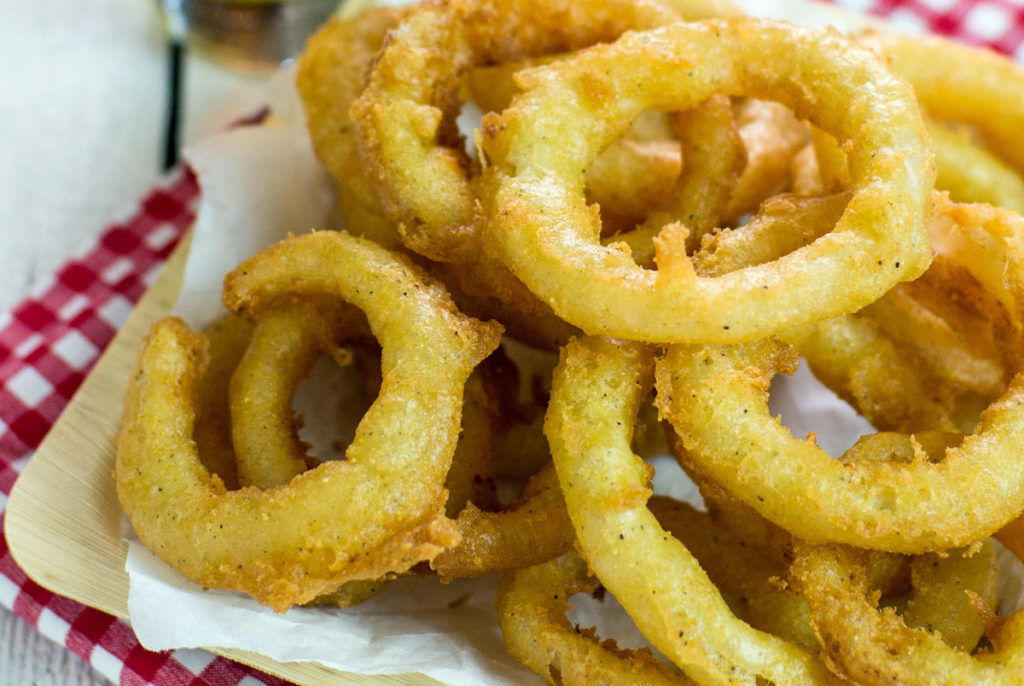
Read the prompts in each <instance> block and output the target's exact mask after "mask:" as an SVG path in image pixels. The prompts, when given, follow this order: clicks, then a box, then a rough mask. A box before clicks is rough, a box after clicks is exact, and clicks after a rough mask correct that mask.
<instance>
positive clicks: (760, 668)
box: [544, 336, 831, 684]
mask: <svg viewBox="0 0 1024 686" xmlns="http://www.w3.org/2000/svg"><path fill="white" fill-rule="evenodd" d="M651 362H652V360H651V351H650V350H649V349H647V348H645V347H643V346H640V345H638V344H634V343H629V342H624V341H623V342H616V341H614V340H611V339H605V338H601V337H595V336H590V337H586V338H582V339H576V340H574V341H572V342H570V343H569V345H568V346H566V348H565V350H564V351H563V353H562V358H561V360H560V362H559V366H558V368H557V369H556V371H555V379H554V384H553V388H552V394H551V403H550V405H549V408H548V414H547V419H546V421H545V427H544V430H545V434H546V435H547V437H548V441H549V442H550V444H551V453H552V457H553V458H554V462H555V468H556V470H557V471H558V479H559V483H560V484H561V485H562V490H563V492H564V494H565V500H566V507H567V509H568V511H569V517H570V519H571V520H572V523H573V527H574V528H575V530H576V536H577V541H578V546H579V550H580V553H581V554H582V556H583V558H584V559H585V560H586V561H587V564H588V565H589V567H590V568H591V569H592V570H593V571H594V573H595V574H596V576H597V577H598V579H600V581H601V583H602V584H604V586H605V587H606V588H607V589H608V590H609V591H610V592H611V593H612V594H613V595H614V596H615V597H616V598H617V599H618V600H619V602H620V603H622V605H623V606H624V607H625V608H626V611H627V612H628V613H629V615H630V617H632V619H633V621H634V622H635V623H636V625H637V627H638V628H639V629H640V631H641V632H642V633H643V634H644V636H646V637H647V639H648V640H649V641H650V642H651V643H652V644H654V646H655V647H657V648H658V649H659V650H660V651H661V652H662V653H664V654H665V655H666V656H668V658H669V659H670V660H672V662H674V663H675V664H676V665H677V666H679V667H680V668H681V669H682V670H683V671H684V672H686V673H687V674H688V675H689V676H690V677H692V678H693V679H695V680H696V681H698V682H701V683H704V682H722V683H727V682H729V681H733V682H736V681H746V682H748V683H749V682H753V681H754V680H755V678H757V677H761V678H763V679H766V680H768V681H771V682H774V683H783V684H823V683H831V677H830V675H829V673H828V670H827V669H826V668H825V666H824V665H823V664H822V663H821V662H820V661H819V660H818V659H817V657H816V656H815V655H814V654H813V653H811V652H810V651H808V650H806V649H805V648H803V647H801V646H797V645H795V644H792V643H790V642H787V641H784V640H782V639H780V638H778V637H776V636H772V635H770V634H766V633H762V632H760V631H757V630H755V629H753V628H751V627H750V626H749V625H747V624H745V623H743V622H742V621H740V620H738V619H737V618H736V617H735V616H734V615H733V614H732V612H731V611H730V610H729V608H728V606H727V605H726V603H725V601H724V600H723V599H722V596H721V594H720V593H719V592H718V590H717V589H716V588H715V587H714V585H712V583H711V582H710V581H709V580H708V577H707V575H706V574H705V573H704V571H703V570H702V569H701V568H700V565H699V564H698V563H697V561H696V559H695V558H694V557H693V556H692V555H691V554H690V553H689V551H687V549H686V548H685V546H683V544H682V543H680V542H679V541H678V540H677V539H675V538H673V537H672V536H670V535H669V534H668V533H667V532H666V531H665V530H664V529H663V528H662V527H661V525H660V524H659V523H658V521H657V519H655V517H654V515H653V514H652V513H651V512H650V511H649V510H648V509H647V507H646V505H647V501H648V499H649V498H650V496H651V488H650V484H649V480H650V468H649V467H648V466H647V465H645V464H644V462H643V461H642V460H641V459H640V458H639V457H638V456H636V455H635V454H633V452H632V451H631V450H630V438H631V437H630V433H631V431H632V426H633V424H634V421H635V418H636V411H637V406H638V404H639V402H640V401H641V399H642V398H643V397H644V396H645V395H646V394H647V391H648V389H649V386H650V383H651V379H650V376H651V373H652V367H651Z"/></svg>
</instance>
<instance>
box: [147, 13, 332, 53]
mask: <svg viewBox="0 0 1024 686" xmlns="http://www.w3.org/2000/svg"><path fill="white" fill-rule="evenodd" d="M339 4H340V2H339V0H162V5H163V8H164V11H165V14H166V19H167V24H168V30H169V32H170V33H171V35H172V36H174V37H176V38H179V39H181V40H182V41H183V42H186V43H187V45H188V46H189V48H190V49H195V50H197V51H200V52H202V53H204V54H206V55H207V56H209V57H211V58H212V59H216V60H218V61H222V62H225V63H226V64H228V65H230V66H233V67H239V68H245V69H269V68H274V67H277V66H278V65H279V64H280V63H281V62H282V61H284V60H285V59H288V58H289V57H294V56H295V55H297V54H299V53H300V52H301V51H302V48H303V46H304V45H305V42H306V38H308V37H309V35H310V34H312V33H313V31H315V30H316V28H317V27H318V26H319V25H320V24H322V23H323V22H324V20H325V19H327V17H328V16H330V14H331V13H332V12H334V11H335V10H336V9H337V8H338V5H339Z"/></svg>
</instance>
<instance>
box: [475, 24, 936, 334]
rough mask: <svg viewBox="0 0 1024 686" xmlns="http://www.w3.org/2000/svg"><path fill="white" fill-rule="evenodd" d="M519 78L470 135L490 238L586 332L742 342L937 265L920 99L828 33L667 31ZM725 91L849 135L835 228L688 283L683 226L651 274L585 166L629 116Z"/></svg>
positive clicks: (733, 28)
mask: <svg viewBox="0 0 1024 686" xmlns="http://www.w3.org/2000/svg"><path fill="white" fill-rule="evenodd" d="M739 65H743V66H742V67H740V66H739ZM750 65H764V66H763V68H753V67H751V66H750ZM811 65H813V67H812V66H811ZM808 73H813V74H814V78H813V79H808V78H805V75H806V74H808ZM518 78H519V82H520V85H521V86H522V87H523V88H524V92H523V93H522V94H521V95H519V96H518V97H517V98H516V100H515V101H514V104H513V105H512V106H511V107H509V108H508V109H506V110H505V111H504V112H503V113H502V114H501V115H500V116H499V115H494V114H493V113H491V114H488V115H486V116H485V118H484V127H483V129H482V135H481V136H480V140H479V141H478V143H479V145H480V146H481V148H482V150H483V152H484V157H485V159H486V160H487V161H488V162H489V164H490V165H491V166H490V167H488V168H486V169H485V174H484V180H483V188H484V193H483V195H484V197H485V200H486V203H485V204H486V207H487V208H488V211H489V223H488V229H487V231H488V234H489V236H490V237H491V239H492V240H491V243H492V244H493V245H494V246H495V247H496V248H497V250H498V252H499V254H500V257H501V259H502V260H503V261H504V262H505V263H506V264H507V265H508V266H509V268H510V269H512V270H513V272H514V273H515V274H516V275H517V276H518V277H519V278H520V279H522V281H523V282H524V283H525V284H526V285H527V286H528V287H529V288H530V290H531V291H533V292H534V293H536V294H537V295H538V296H540V297H541V298H542V299H543V300H544V301H545V302H547V303H548V304H549V305H550V306H551V307H552V309H553V310H554V311H555V312H556V313H557V314H559V316H561V317H563V318H564V319H566V320H567V321H569V322H570V323H573V324H575V325H577V326H580V328H582V329H583V330H584V331H586V332H588V333H602V334H607V335H618V336H623V337H627V338H633V339H638V340H646V341H659V342H679V341H711V342H734V341H741V340H749V339H751V338H755V337H757V336H763V335H766V334H771V333H773V332H775V331H777V330H779V329H781V328H785V327H788V326H793V325H796V324H800V323H806V322H809V321H816V320H819V319H821V318H824V317H828V316H835V315H838V314H843V313H845V312H849V311H852V310H855V309H857V308H858V307H861V306H863V305H866V304H867V303H869V302H871V301H872V300H874V299H875V298H877V297H879V296H880V295H882V294H883V293H884V292H885V291H886V290H888V289H889V288H891V287H892V286H893V285H894V284H896V283H898V282H900V281H905V280H909V279H912V278H915V277H916V276H918V275H920V274H921V273H922V272H923V271H924V269H925V268H926V267H927V265H928V262H929V261H930V259H931V248H930V245H929V242H928V240H927V234H926V232H925V228H924V218H925V212H926V208H927V201H928V194H929V192H930V191H931V188H932V185H933V183H934V173H935V172H934V166H933V163H932V156H931V152H930V150H929V148H928V145H927V137H926V134H925V131H924V126H923V123H922V121H921V117H920V114H919V112H918V109H917V104H916V101H915V100H914V97H913V92H912V90H911V89H910V87H909V86H908V85H907V84H906V83H905V82H903V81H901V80H899V79H896V78H895V77H893V76H892V75H891V74H889V73H888V72H887V71H886V69H885V67H884V65H883V64H882V63H881V62H880V61H879V60H878V59H877V58H876V57H875V56H874V55H872V54H870V53H869V52H868V51H866V50H862V49H860V48H859V47H858V46H856V45H855V44H854V43H852V42H851V41H848V40H846V39H844V38H842V37H840V36H838V35H836V34H835V33H834V32H830V31H823V30H815V29H801V28H796V27H794V26H792V25H789V24H783V23H775V22H768V21H761V20H753V19H742V20H709V21H705V22H694V23H676V24H673V25H671V26H667V27H662V28H658V29H654V30H651V31H645V32H637V33H632V34H628V35H626V36H624V37H623V38H621V39H619V40H618V41H616V42H615V43H613V44H610V45H602V46H597V47H594V48H590V49H587V50H584V51H581V52H580V53H578V54H577V55H576V56H575V57H574V58H573V59H569V60H563V61H560V62H556V63H554V64H551V65H548V66H546V67H539V68H536V69H532V70H529V71H526V72H520V73H519V76H518ZM638 84H639V85H638ZM865 84H871V86H870V87H866V86H865ZM720 92H725V93H727V94H743V95H750V96H752V97H759V98H766V99H778V100H779V101H780V102H782V103H783V104H786V105H788V106H790V107H791V108H792V109H793V110H794V112H795V113H796V115H797V116H798V117H801V118H804V117H806V118H808V119H809V120H811V121H812V122H814V123H815V124H816V125H818V126H821V127H822V128H823V129H825V130H828V131H830V132H832V133H834V135H836V136H839V137H843V138H847V137H848V138H851V139H853V140H854V145H852V146H851V149H850V153H849V157H850V159H851V160H853V162H852V163H851V167H852V168H853V169H855V170H856V173H855V174H854V175H853V177H854V186H853V189H852V190H853V194H852V197H851V200H850V203H849V204H848V206H847V208H846V210H845V212H844V213H843V215H842V217H841V218H840V220H839V222H838V223H837V225H836V230H834V231H832V232H831V233H829V234H828V235H826V236H823V237H822V238H820V239H818V240H817V241H815V242H814V243H812V244H811V245H808V246H806V247H804V248H801V249H799V250H797V251H795V252H793V253H791V254H789V255H786V256H785V257H783V258H781V259H779V260H776V261H775V262H773V263H771V264H767V265H758V266H752V267H748V268H745V269H742V270H740V271H738V272H734V273H731V274H727V275H723V276H720V277H717V278H704V277H699V276H697V275H696V274H695V273H694V270H693V266H692V264H691V263H690V261H689V258H688V257H687V255H686V253H685V250H684V249H683V245H682V244H681V240H680V239H682V237H683V236H684V235H685V231H684V230H680V228H679V227H677V228H676V229H674V230H672V231H671V232H670V231H668V230H666V231H663V232H662V235H661V237H660V239H659V241H658V245H657V247H656V250H657V252H658V255H659V257H658V259H657V263H658V271H657V272H653V271H649V270H643V269H641V268H640V267H638V266H637V265H636V264H634V262H633V261H632V259H630V256H629V255H627V254H625V253H624V252H622V251H615V250H613V249H606V248H604V247H602V246H601V245H600V244H599V243H598V241H597V240H596V238H597V236H598V235H599V234H600V231H599V228H598V227H597V226H596V225H595V218H594V215H593V213H592V212H591V210H590V209H589V208H587V206H586V204H585V201H584V198H583V194H582V191H581V188H582V177H581V173H582V172H581V170H582V169H585V168H586V166H587V165H588V164H589V163H590V161H591V160H593V159H594V157H595V156H596V155H597V153H598V151H600V150H601V149H602V148H603V147H604V146H605V145H607V144H608V142H610V141H611V140H614V139H615V138H617V137H618V136H620V135H621V134H622V132H623V131H624V130H625V128H626V127H627V126H628V125H629V123H630V122H631V121H632V120H633V119H634V118H635V117H636V116H637V114H639V112H641V111H644V110H646V109H650V108H658V109H676V110H678V109H685V108H687V107H689V106H692V105H694V104H697V103H698V102H701V101H703V100H705V99H706V98H707V97H709V96H711V95H713V94H715V93H720ZM882 122H884V124H883V123H882ZM672 226H673V225H669V227H668V228H672ZM854 274H855V275H856V278H855V279H854V278H852V275H854ZM839 284H842V285H843V287H842V288H840V287H839Z"/></svg>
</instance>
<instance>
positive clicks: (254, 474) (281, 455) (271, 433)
mask: <svg viewBox="0 0 1024 686" xmlns="http://www.w3.org/2000/svg"><path fill="white" fill-rule="evenodd" d="M350 313H351V314H355V313H354V312H351V310H348V309H345V308H343V307H338V303H337V301H335V302H324V301H323V300H322V299H319V300H318V299H316V298H309V297H304V298H291V297H284V298H281V299H280V300H279V301H276V302H274V303H272V304H271V305H270V306H268V307H267V308H266V309H264V310H262V311H260V313H259V315H258V317H257V319H256V326H255V328H254V330H253V333H252V337H251V339H250V341H249V345H248V347H247V348H246V351H245V354H244V355H243V356H242V358H241V360H239V362H238V366H237V367H236V369H235V372H234V374H233V375H232V377H231V387H230V397H231V437H232V438H231V442H232V445H233V446H234V449H235V460H236V462H237V465H238V480H239V482H240V483H241V484H242V485H243V486H257V487H259V488H273V487H275V486H281V485H283V484H286V483H288V482H289V481H291V480H292V477H294V476H296V475H297V474H301V473H302V472H304V471H306V470H307V469H309V468H310V467H314V466H316V465H317V464H318V463H319V460H317V459H316V458H315V457H312V456H311V455H309V453H308V452H307V446H306V444H305V443H303V442H302V441H301V440H300V439H299V429H301V428H302V420H301V419H300V418H299V417H298V416H296V415H295V413H294V412H293V411H292V397H293V396H294V395H295V389H296V388H297V387H298V385H299V382H300V381H302V379H303V378H305V377H306V375H308V374H309V371H310V369H311V368H312V366H313V363H314V362H315V361H316V360H317V358H318V357H320V355H321V354H324V353H333V354H334V356H335V358H338V359H339V360H340V361H341V362H346V360H344V359H340V358H342V357H343V353H342V351H341V350H340V349H339V348H338V342H339V341H342V340H344V338H346V337H348V338H351V337H358V336H363V335H367V336H368V335H369V331H368V330H366V328H365V323H362V326H361V327H358V328H357V325H358V323H359V322H358V320H357V319H355V318H354V317H353V316H345V315H349V314H350Z"/></svg>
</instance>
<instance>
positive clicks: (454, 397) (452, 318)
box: [116, 232, 500, 611]
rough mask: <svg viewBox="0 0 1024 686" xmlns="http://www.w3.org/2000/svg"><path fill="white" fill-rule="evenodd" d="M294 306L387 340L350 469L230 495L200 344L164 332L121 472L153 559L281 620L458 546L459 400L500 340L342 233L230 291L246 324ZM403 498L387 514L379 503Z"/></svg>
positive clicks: (151, 357)
mask: <svg viewBox="0 0 1024 686" xmlns="http://www.w3.org/2000/svg"><path fill="white" fill-rule="evenodd" d="M288 292H296V293H317V294H331V295H335V296H338V297H341V298H343V299H344V300H346V301H347V302H349V303H351V304H353V305H355V306H357V307H359V308H360V309H364V312H366V313H367V316H368V319H369V321H370V326H371V328H372V330H373V332H374V334H375V335H376V336H377V337H378V338H379V339H380V340H381V341H382V345H383V359H382V367H383V369H384V374H383V384H382V387H381V392H380V394H379V396H378V397H377V399H376V400H375V401H374V403H373V405H372V406H371V407H370V409H369V410H368V411H367V413H366V415H365V416H364V417H363V419H362V421H361V422H360V424H359V427H358V428H357V431H356V436H355V438H354V440H353V442H352V444H351V445H350V446H349V449H348V451H347V453H346V457H347V459H346V460H343V461H331V462H324V463H322V464H321V465H320V466H318V467H317V468H316V469H313V470H310V471H308V472H305V473H303V474H300V475H298V476H296V477H295V478H294V479H292V480H291V481H290V482H289V483H288V484H287V485H285V486H282V487H279V488H275V489H270V490H259V489H255V488H243V489H240V490H237V491H229V492H228V491H225V490H224V488H223V486H222V485H221V484H220V483H219V480H212V479H211V477H210V475H209V472H207V471H206V470H205V469H204V468H203V467H202V466H201V464H200V463H199V461H198V458H197V456H196V454H195V445H194V443H193V442H192V440H191V434H192V425H193V417H194V411H195V408H194V404H195V400H194V394H195V384H196V383H197V379H198V377H199V375H200V373H201V368H202V366H203V360H204V357H205V342H204V340H203V339H202V337H201V336H199V335H198V334H194V333H192V332H191V331H189V330H188V328H187V327H186V326H185V325H184V324H183V323H182V322H180V320H177V319H165V320H162V321H161V322H160V323H158V324H157V325H156V326H155V327H154V329H153V331H152V333H151V335H150V336H149V338H148V341H147V344H146V346H145V347H144V349H143V352H142V355H141V357H140V360H139V364H138V367H137V369H136V372H135V374H134V375H133V377H132V382H131V384H130V385H129V389H128V393H127V397H126V403H125V413H124V418H123V421H122V425H121V430H120V431H119V434H118V439H117V467H116V477H117V488H118V495H119V498H120V500H121V504H122V506H123V508H124V510H125V512H126V513H127V514H128V517H129V519H130V521H131V522H132V524H133V526H134V527H135V530H136V533H137V534H138V536H139V538H140V539H141V540H142V541H143V543H145V544H146V546H147V547H148V548H149V549H150V550H152V551H154V553H156V554H157V555H158V556H159V557H161V559H163V560H164V561H165V562H167V563H168V564H170V565H171V566H172V567H174V568H175V569H177V570H178V571H179V572H181V573H182V574H184V575H185V576H186V577H188V578H190V579H192V580H193V581H195V582H196V583H200V584H203V585H207V586H211V587H217V588H224V589H234V590H241V591H244V592H246V593H249V594H250V595H252V596H253V597H255V598H256V599H257V600H259V601H260V602H261V603H263V604H266V605H268V606H270V607H271V608H273V609H275V610H278V611H284V610H286V609H287V608H288V607H290V606H291V605H293V604H298V603H304V602H308V601H310V600H312V599H313V598H315V597H316V596H317V595H320V594H322V593H325V592H329V591H333V590H334V589H336V588H337V587H338V586H339V585H340V584H341V583H342V582H344V581H348V580H353V579H377V578H380V577H382V576H384V575H386V574H388V573H391V572H400V571H405V570H407V569H409V568H410V567H411V566H412V565H413V564H416V563H417V562H420V561H422V560H429V559H432V558H433V557H434V556H436V555H437V554H438V553H439V552H440V551H441V550H442V549H443V548H446V547H450V546H451V545H453V544H454V543H456V542H457V540H458V539H457V532H456V531H455V530H454V528H453V527H452V525H451V523H450V521H449V520H448V519H447V518H445V516H444V505H445V500H446V493H445V490H444V488H443V483H444V478H445V474H446V473H447V470H448V467H449V465H450V462H451V457H452V453H453V452H454V450H455V444H456V441H457V438H458V431H459V416H460V412H461V404H462V387H463V384H464V383H465V380H466V377H468V375H469V373H470V371H471V370H472V369H473V367H474V366H475V365H476V364H477V363H478V362H479V361H480V360H481V359H482V358H483V357H485V356H486V355H487V353H489V352H490V351H491V350H492V349H493V348H494V347H495V346H496V345H497V343H498V336H499V334H500V331H499V329H498V328H497V327H496V326H495V325H489V324H483V323H480V322H477V321H476V320H472V319H469V318H467V317H465V316H463V315H460V314H459V313H458V312H457V311H456V310H455V309H454V306H453V305H452V304H451V302H450V300H449V299H448V298H447V295H446V294H445V293H444V291H443V290H442V289H441V288H440V287H439V286H438V285H436V284H434V283H432V282H431V281H430V280H428V279H426V278H425V277H424V276H423V275H422V274H421V273H420V272H419V270H417V269H416V268H415V267H413V266H412V265H411V264H409V263H408V262H407V261H405V260H403V259H401V258H398V257H396V256H395V255H393V254H391V253H388V251H386V250H384V249H383V248H380V247H378V246H376V245H374V244H372V243H370V242H368V241H365V240H361V239H358V238H354V237H352V236H349V235H347V234H345V233H335V232H321V233H314V234H309V235H305V236H301V237H297V238H291V239H287V240H285V241H282V242H281V243H278V244H275V245H274V246H271V247H270V248H267V249H266V250H264V251H262V252H260V253H258V254H257V255H256V256H254V257H252V258H250V259H248V260H246V261H245V262H243V263H242V264H241V265H240V266H239V267H238V268H237V269H236V270H235V271H234V272H232V274H230V275H229V276H228V277H227V279H226V288H225V302H226V303H229V304H230V305H233V306H234V307H233V308H231V309H234V311H236V312H239V313H249V312H252V311H255V310H257V309H259V307H260V306H261V305H265V304H266V303H267V302H269V301H270V300H272V299H273V298H274V297H275V296H279V295H282V294H283V293H288ZM389 416H391V417H394V416H400V417H402V421H400V422H395V421H390V420H389V419H388V417H389ZM409 426H416V427H418V429H416V430H413V431H410V430H408V427H409ZM399 493H400V494H401V496H402V497H401V499H400V500H396V499H394V498H391V499H390V500H387V501H386V502H387V503H388V505H387V507H381V502H382V498H386V497H387V496H386V495H385V494H399ZM371 513H372V518H371V519H367V517H368V516H369V515H370V514H371ZM184 551H187V553H186V552H184Z"/></svg>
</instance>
